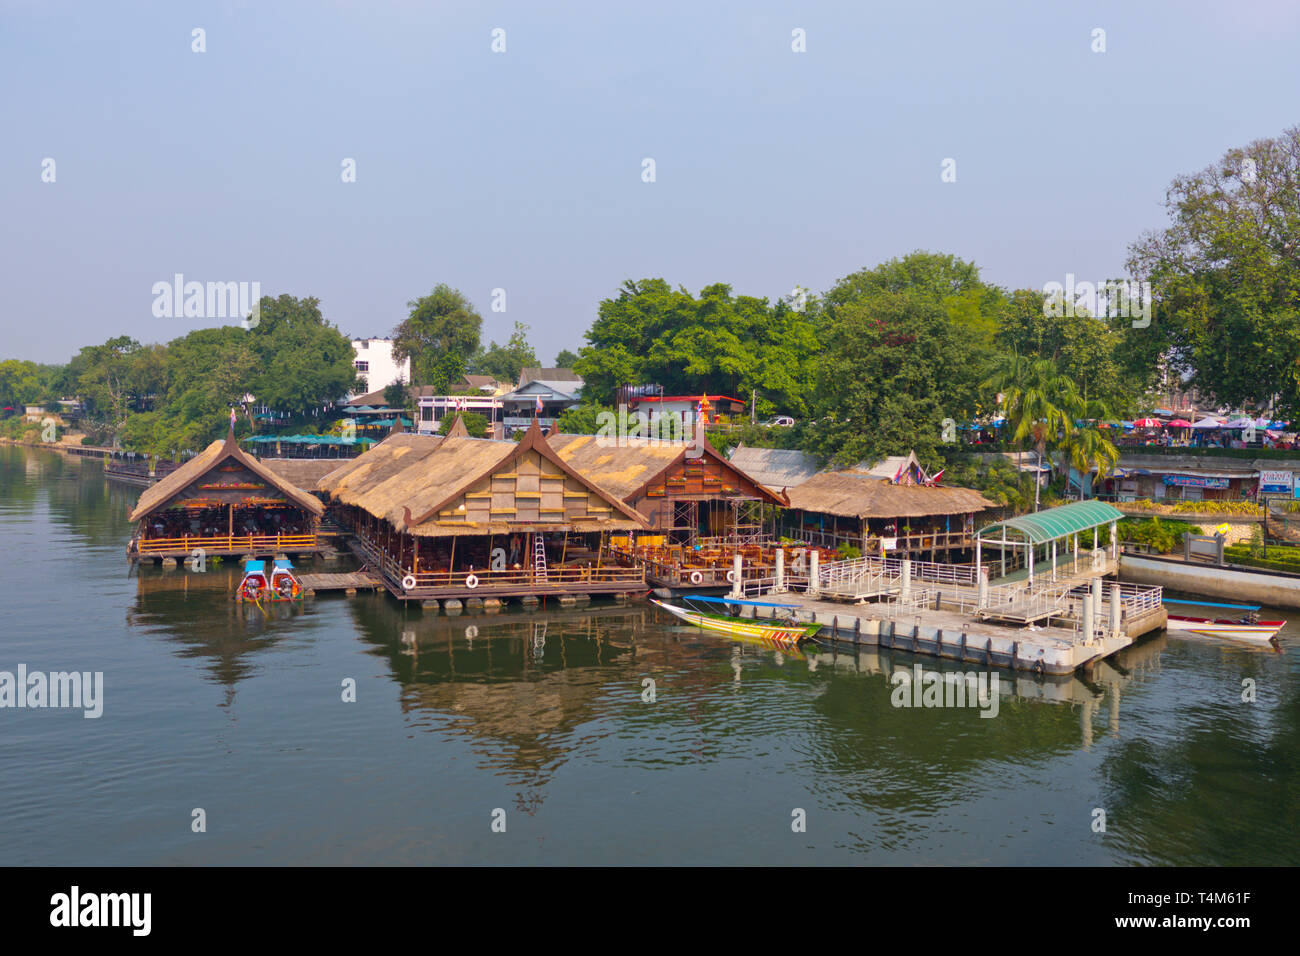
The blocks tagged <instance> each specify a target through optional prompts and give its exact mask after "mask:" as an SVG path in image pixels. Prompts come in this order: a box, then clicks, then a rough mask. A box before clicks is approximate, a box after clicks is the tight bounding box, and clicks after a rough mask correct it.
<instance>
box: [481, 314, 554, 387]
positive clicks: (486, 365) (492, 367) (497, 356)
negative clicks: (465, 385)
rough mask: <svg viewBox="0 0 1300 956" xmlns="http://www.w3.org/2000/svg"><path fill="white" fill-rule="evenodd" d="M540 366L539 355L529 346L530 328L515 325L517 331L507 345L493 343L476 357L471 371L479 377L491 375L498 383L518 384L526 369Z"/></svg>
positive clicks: (518, 323) (519, 324)
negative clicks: (520, 374)
mask: <svg viewBox="0 0 1300 956" xmlns="http://www.w3.org/2000/svg"><path fill="white" fill-rule="evenodd" d="M537 364H538V362H537V353H536V352H534V351H533V347H532V346H531V345H529V344H528V326H526V325H524V323H522V322H516V323H515V330H514V332H512V333H511V334H510V338H509V339H508V340H507V341H506V344H505V345H497V343H496V342H493V343H492V344H491V345H489V346H488V347H487V349H486V350H484V351H482V352H480V353H479V354H478V355H476V356H475V357H474V360H473V362H472V363H471V364H470V371H472V372H474V373H475V374H478V375H491V376H492V377H493V378H495V379H496V380H497V381H498V382H516V381H518V380H519V373H520V372H522V371H523V370H524V369H525V368H531V367H534V366H536V365H537Z"/></svg>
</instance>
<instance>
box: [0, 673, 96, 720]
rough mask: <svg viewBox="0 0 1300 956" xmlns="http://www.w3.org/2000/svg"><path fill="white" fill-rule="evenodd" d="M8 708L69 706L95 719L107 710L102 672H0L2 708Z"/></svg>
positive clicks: (36, 708)
mask: <svg viewBox="0 0 1300 956" xmlns="http://www.w3.org/2000/svg"><path fill="white" fill-rule="evenodd" d="M5 707H16V708H31V709H33V710H40V709H44V708H51V707H57V708H68V709H77V710H81V711H82V715H81V716H82V717H85V718H88V719H94V718H96V717H100V716H102V715H103V713H104V672H103V671H94V672H93V673H92V672H91V671H84V672H82V671H51V672H49V673H48V674H47V673H45V672H44V671H30V672H29V671H28V670H27V665H26V664H19V665H18V670H17V672H16V673H15V672H13V671H0V709H2V708H5Z"/></svg>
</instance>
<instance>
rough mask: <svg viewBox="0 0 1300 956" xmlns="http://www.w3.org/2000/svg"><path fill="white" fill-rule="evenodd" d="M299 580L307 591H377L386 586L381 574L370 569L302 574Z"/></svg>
mask: <svg viewBox="0 0 1300 956" xmlns="http://www.w3.org/2000/svg"><path fill="white" fill-rule="evenodd" d="M298 580H299V581H300V582H301V583H302V586H303V588H304V589H305V590H307V591H349V590H355V591H365V590H368V591H377V590H378V589H380V588H382V587H383V586H384V582H383V580H382V579H380V577H379V575H377V574H372V573H370V572H369V571H351V572H344V573H341V574H300V575H298Z"/></svg>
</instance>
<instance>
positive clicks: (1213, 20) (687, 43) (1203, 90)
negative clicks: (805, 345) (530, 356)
mask: <svg viewBox="0 0 1300 956" xmlns="http://www.w3.org/2000/svg"><path fill="white" fill-rule="evenodd" d="M195 27H202V28H203V29H204V30H205V31H206V45H207V52H205V53H201V54H199V53H194V52H192V51H191V42H192V41H191V31H192V29H193V28H195ZM497 27H500V28H503V29H505V31H506V52H505V53H502V54H494V53H493V52H492V50H491V42H492V36H491V31H492V30H493V29H494V28H497ZM1096 27H1101V28H1103V29H1104V30H1105V31H1106V52H1105V53H1093V52H1092V50H1091V46H1092V43H1093V40H1092V37H1091V32H1092V30H1093V29H1094V28H1096ZM1298 27H1300V3H1297V2H1296V0H1285V2H1283V0H1271V2H1248V0H1247V2H1233V3H1225V2H1177V3H1175V2H1169V3H1152V2H1142V3H1134V2H1132V0H1127V2H1116V3H1110V2H1088V3H1070V2H1041V0H1040V2H1025V3H981V2H959V0H949V2H942V3H914V2H906V3H903V2H899V3H896V4H875V3H873V4H867V3H847V2H846V3H830V2H827V3H793V2H787V3H777V2H765V0H746V2H726V3H723V2H709V0H691V2H681V3H678V2H664V0H654V2H640V3H625V2H620V0H604V2H589V3H588V2H583V3H564V2H554V0H546V2H531V3H481V4H471V3H439V2H420V3H417V2H383V0H366V2H333V3H329V2H318V3H307V2H275V0H259V2H246V3H205V2H197V3H183V2H157V3H144V2H141V3H130V2H127V3H113V2H85V3H75V4H74V3H63V2H59V0H40V2H38V0H0V77H3V94H4V95H3V97H0V144H2V145H0V212H2V213H3V222H4V229H3V234H2V235H3V238H0V261H3V273H2V274H3V279H4V294H5V299H6V301H5V309H4V311H5V319H4V331H5V333H6V334H5V337H4V338H5V341H4V347H3V349H0V355H3V356H9V357H20V358H30V359H35V360H38V361H64V360H66V359H67V358H68V357H69V356H70V355H71V354H72V353H73V352H74V351H75V350H76V349H77V348H79V347H81V346H83V345H87V344H91V343H95V342H100V341H103V340H104V339H106V338H108V337H109V336H111V335H116V334H121V333H127V334H130V335H132V336H134V337H136V338H138V339H140V340H142V341H166V340H169V339H171V338H174V337H175V336H177V335H180V334H183V333H184V332H186V331H188V330H189V329H191V328H194V327H196V326H201V325H211V324H214V322H213V321H210V320H194V319H189V320H187V319H158V318H155V317H154V316H153V314H152V311H151V306H152V304H153V293H152V291H151V288H152V286H153V284H154V283H155V282H158V281H160V280H166V281H170V280H171V277H172V276H173V274H175V273H178V272H179V273H183V274H184V276H185V277H186V279H187V280H197V281H200V282H207V281H238V280H243V281H253V280H256V281H258V282H260V283H261V287H262V291H263V293H264V294H271V295H278V294H280V293H281V292H289V293H292V294H294V295H302V296H305V295H315V296H317V297H319V298H320V299H321V302H322V306H323V309H324V311H325V314H326V315H327V316H328V317H329V318H330V319H332V320H333V321H334V322H335V323H336V324H337V325H338V326H339V327H340V328H341V329H343V330H344V331H345V332H349V333H353V334H357V335H386V334H388V333H389V332H390V331H391V330H392V328H393V327H394V326H395V325H396V324H397V322H399V321H400V320H401V319H402V318H403V317H404V315H405V303H406V302H407V301H408V300H409V299H412V298H415V297H416V296H418V295H422V294H424V293H425V292H427V291H428V290H429V289H431V288H432V287H433V286H434V285H435V284H436V283H438V282H447V283H449V284H451V285H454V286H456V287H458V288H460V289H461V290H462V291H464V292H465V293H466V294H467V295H468V296H469V297H470V298H471V299H472V300H473V301H474V302H475V303H476V304H477V306H478V308H479V310H480V311H481V312H482V313H483V316H484V320H485V328H484V338H485V340H486V339H487V338H493V337H494V338H496V339H497V340H498V341H501V340H503V339H504V338H505V336H506V335H507V334H508V333H509V330H510V328H511V325H512V323H513V322H514V321H515V320H519V321H522V322H526V323H528V324H529V325H530V326H531V327H532V338H533V341H534V344H535V345H536V346H537V351H538V354H539V357H540V358H542V359H543V360H544V361H546V362H549V361H550V360H551V359H553V358H554V355H555V353H556V351H557V350H558V349H560V348H564V347H569V348H574V349H576V348H577V347H578V346H579V345H581V344H582V333H583V330H585V329H586V328H587V326H588V325H589V324H590V322H591V320H592V318H593V317H594V315H595V311H596V306H597V304H598V302H599V301H600V299H601V298H603V297H605V296H608V295H610V294H612V293H613V292H614V291H615V290H616V289H617V288H618V286H619V285H620V283H621V282H622V281H623V280H624V279H627V278H642V277H648V276H663V277H664V278H666V279H668V280H669V281H670V282H672V283H674V284H681V285H685V286H686V287H687V288H688V289H690V290H691V291H698V289H699V288H700V287H701V286H703V285H706V284H709V283H713V282H728V283H730V284H731V285H732V286H733V288H734V289H735V290H736V291H737V292H742V293H746V294H753V295H763V296H768V297H769V298H776V297H778V296H781V295H784V294H787V293H788V292H789V291H790V289H791V288H792V286H793V285H794V284H795V283H800V284H802V285H803V286H805V287H808V288H811V289H813V290H817V291H820V290H823V289H825V288H827V287H829V286H830V285H831V284H832V283H834V282H835V280H836V279H838V278H840V277H841V276H844V275H845V274H847V273H849V272H852V271H854V270H856V269H859V268H862V267H865V266H871V265H874V264H876V263H879V262H881V261H882V260H884V259H887V258H890V257H892V256H897V255H902V254H904V253H906V252H908V251H910V250H913V249H917V248H924V249H932V250H939V251H944V252H951V253H954V254H957V255H959V256H962V257H964V258H968V259H972V260H974V261H975V262H976V263H977V264H979V265H980V266H981V268H982V269H983V270H984V275H985V277H986V278H987V279H989V280H991V281H994V282H998V283H1001V284H1004V285H1008V286H1032V287H1036V288H1041V287H1042V285H1043V284H1044V283H1045V282H1048V281H1053V280H1055V281H1064V277H1065V274H1066V273H1067V272H1073V273H1074V274H1075V275H1076V276H1079V277H1080V278H1086V279H1100V278H1105V277H1107V276H1113V275H1118V274H1119V273H1120V272H1121V271H1122V267H1123V262H1124V257H1125V249H1126V246H1127V245H1128V243H1130V242H1131V241H1132V240H1133V239H1135V238H1136V237H1137V235H1138V234H1139V233H1140V232H1141V231H1142V230H1143V229H1146V228H1152V227H1158V226H1160V225H1161V224H1162V223H1163V222H1164V212H1163V209H1162V202H1163V197H1164V191H1165V188H1166V186H1167V185H1168V183H1169V181H1170V180H1171V179H1172V178H1173V176H1175V175H1176V174H1178V173H1180V172H1190V171H1193V170H1197V169H1200V168H1202V167H1204V166H1205V165H1207V164H1209V163H1211V162H1212V161H1214V160H1216V159H1217V158H1218V157H1219V156H1220V155H1222V153H1223V152H1224V151H1225V150H1226V149H1228V148H1230V147H1232V146H1238V145H1244V144H1246V143H1248V142H1249V141H1251V140H1253V139H1257V138H1260V137H1266V136H1273V135H1276V134H1277V133H1279V132H1281V131H1282V130H1283V129H1285V128H1286V127H1288V126H1292V125H1295V124H1297V123H1300V55H1298V54H1300V44H1298V43H1297V40H1298V39H1300V29H1298ZM795 28H801V29H803V30H805V31H806V37H807V41H806V42H807V52H805V53H795V52H793V51H792V50H791V31H792V30H794V29H795ZM47 157H48V158H53V159H54V160H55V163H56V167H55V169H56V176H57V178H56V181H55V182H54V183H43V182H42V181H41V174H42V161H43V160H44V159H45V158H47ZM348 157H350V158H354V159H355V160H356V164H357V181H356V182H355V183H343V182H342V181H341V176H340V173H341V163H342V162H343V160H344V159H345V158H348ZM646 157H651V158H653V159H654V160H655V163H656V175H657V180H656V182H654V183H645V182H642V177H641V171H642V160H643V158H646ZM948 157H951V158H953V159H955V160H956V163H957V181H956V182H954V183H944V182H942V181H941V177H940V174H941V164H942V162H943V160H944V159H945V158H948ZM498 287H500V288H504V289H505V290H506V292H507V305H508V311H507V312H505V313H504V314H501V313H493V312H491V311H490V310H489V306H490V304H491V293H492V289H494V288H498Z"/></svg>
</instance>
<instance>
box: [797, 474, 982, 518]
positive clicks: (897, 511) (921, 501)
mask: <svg viewBox="0 0 1300 956" xmlns="http://www.w3.org/2000/svg"><path fill="white" fill-rule="evenodd" d="M787 495H788V496H789V498H790V507H791V508H798V509H800V510H803V511H813V512H820V513H822V514H828V515H839V516H841V517H852V518H921V517H926V516H930V515H953V514H969V513H972V512H976V511H983V510H984V509H985V508H992V507H994V503H993V502H991V501H989V500H988V499H987V498H985V497H984V496H983V495H982V494H980V493H979V492H978V491H975V490H974V489H973V488H945V487H943V486H936V487H929V486H926V485H902V484H898V485H896V484H894V483H893V482H891V481H889V480H887V479H884V478H880V477H878V476H876V475H872V474H870V473H868V472H862V471H823V472H821V473H819V474H816V475H814V476H813V477H811V478H809V479H808V480H807V481H805V482H804V483H803V484H800V485H797V486H795V487H793V488H791V489H790V490H789V491H788V492H787Z"/></svg>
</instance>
